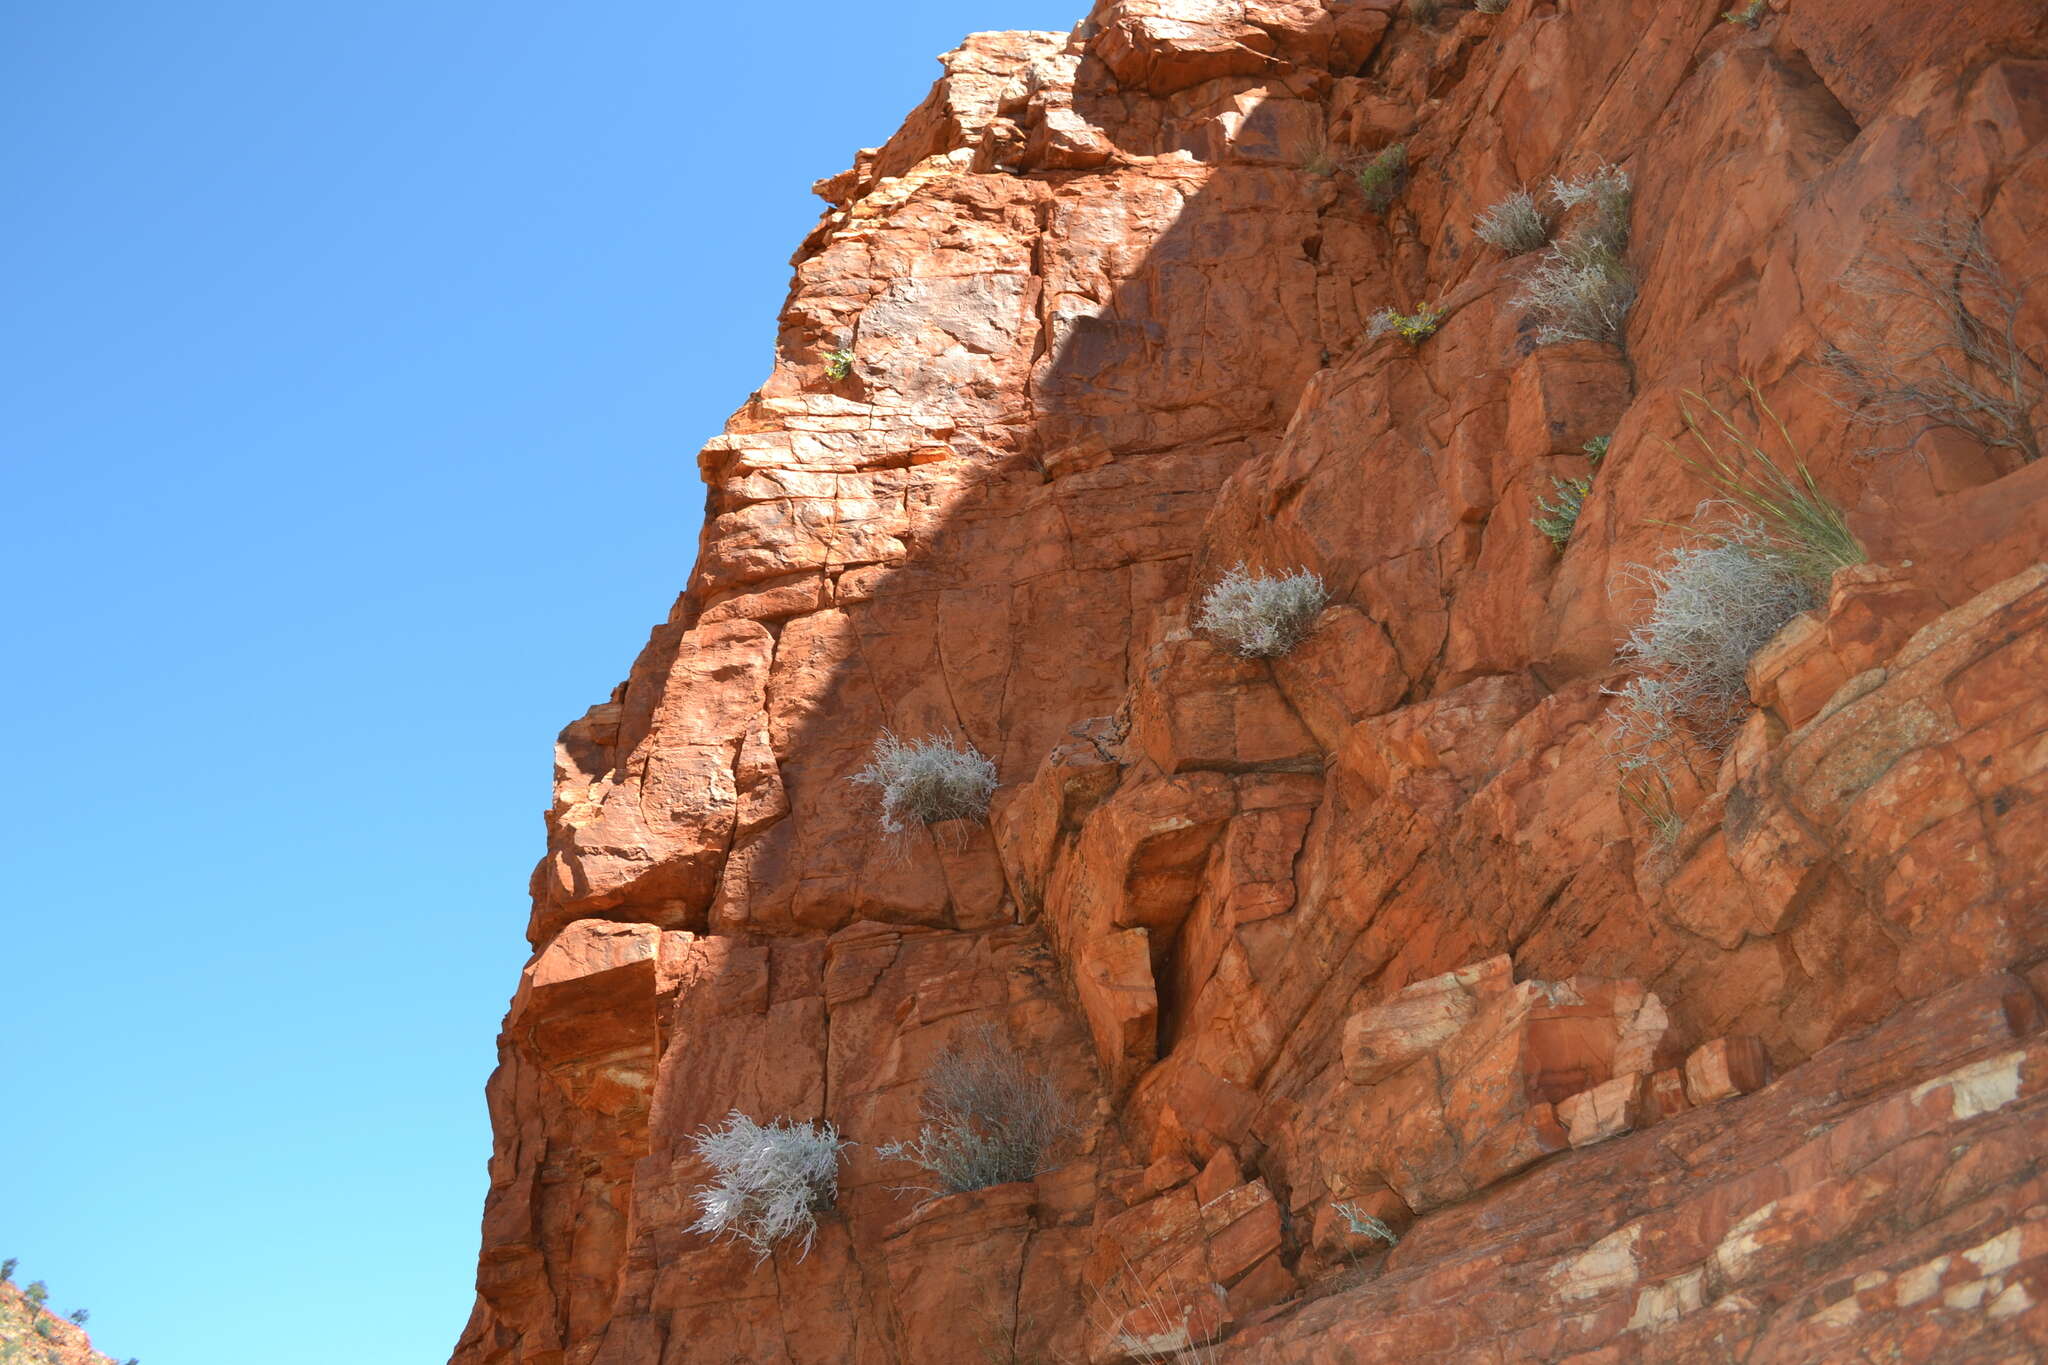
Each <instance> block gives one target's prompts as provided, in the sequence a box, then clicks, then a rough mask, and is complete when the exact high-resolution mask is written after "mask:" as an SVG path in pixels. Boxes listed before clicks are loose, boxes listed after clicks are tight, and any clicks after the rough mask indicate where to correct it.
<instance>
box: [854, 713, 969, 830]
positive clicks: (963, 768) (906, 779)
mask: <svg viewBox="0 0 2048 1365" xmlns="http://www.w3.org/2000/svg"><path fill="white" fill-rule="evenodd" d="M853 781H855V782H856V783H859V784H860V785H862V786H865V787H873V788H875V789H876V790H878V791H880V792H881V794H882V828H883V829H885V830H887V831H889V832H890V833H891V834H900V833H901V832H902V831H903V830H905V829H907V828H909V826H910V825H911V824H912V822H916V823H919V824H926V825H935V824H938V823H939V822H940V821H942V820H979V819H980V818H981V817H982V816H984V815H986V814H988V801H989V798H990V797H991V796H993V795H995V790H996V786H997V785H998V784H997V779H996V765H995V764H994V762H992V761H991V760H990V759H988V758H987V757H985V756H984V755H983V754H982V753H981V752H980V751H979V750H977V749H975V748H974V747H973V746H972V745H969V746H968V747H967V748H964V749H956V748H954V747H953V744H952V736H950V735H943V736H936V735H935V736H927V737H926V738H924V739H921V740H918V741H917V742H916V743H914V744H910V743H905V742H904V741H903V740H900V739H898V738H897V737H896V736H895V735H894V734H892V733H890V732H889V731H887V730H884V731H883V732H882V734H881V736H880V738H878V739H876V740H875V747H874V756H873V760H872V761H871V762H870V763H869V764H868V766H867V767H865V768H862V769H861V770H860V771H859V772H857V773H855V774H854V775H853Z"/></svg>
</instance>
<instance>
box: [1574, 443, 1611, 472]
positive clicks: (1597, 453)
mask: <svg viewBox="0 0 2048 1365" xmlns="http://www.w3.org/2000/svg"><path fill="white" fill-rule="evenodd" d="M1613 444H1614V438H1613V437H1612V436H1589V437H1587V438H1586V443H1585V444H1584V445H1582V446H1580V447H1579V449H1580V450H1583V451H1585V452H1586V458H1587V459H1588V460H1590V461H1592V464H1593V468H1595V469H1598V468H1599V467H1600V462H1601V461H1602V460H1604V459H1606V458H1607V448H1608V447H1609V446H1611V445H1613Z"/></svg>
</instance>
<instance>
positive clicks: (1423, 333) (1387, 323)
mask: <svg viewBox="0 0 2048 1365" xmlns="http://www.w3.org/2000/svg"><path fill="white" fill-rule="evenodd" d="M1444 316H1445V315H1444V310H1443V309H1441V308H1438V307H1437V306H1436V305H1435V304H1431V303H1425V304H1421V305H1419V306H1418V307H1417V308H1416V310H1415V311H1414V312H1412V313H1402V312H1399V311H1397V310H1395V309H1392V308H1382V309H1380V310H1379V312H1377V313H1374V314H1373V315H1372V318H1371V320H1370V321H1368V322H1367V323H1366V328H1365V334H1366V336H1367V337H1368V338H1369V339H1371V340H1373V341H1378V340H1379V339H1380V338H1381V337H1384V336H1398V337H1400V338H1401V339H1402V340H1404V341H1406V342H1408V343H1409V344H1410V345H1414V346H1420V345H1421V344H1422V343H1423V342H1425V341H1427V340H1428V339H1429V338H1430V337H1433V336H1435V335H1436V329H1437V328H1438V327H1440V326H1442V325H1443V320H1444Z"/></svg>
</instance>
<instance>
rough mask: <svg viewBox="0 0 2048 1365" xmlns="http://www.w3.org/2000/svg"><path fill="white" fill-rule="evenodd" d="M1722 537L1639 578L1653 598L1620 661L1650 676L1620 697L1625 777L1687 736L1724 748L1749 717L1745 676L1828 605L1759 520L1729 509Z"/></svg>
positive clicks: (1708, 509)
mask: <svg viewBox="0 0 2048 1365" xmlns="http://www.w3.org/2000/svg"><path fill="white" fill-rule="evenodd" d="M1720 512H1725V513H1728V514H1729V515H1728V516H1727V517H1726V524H1725V526H1724V527H1723V529H1720V530H1717V531H1714V532H1712V533H1711V534H1709V535H1707V536H1705V537H1702V538H1699V539H1696V540H1694V541H1692V542H1689V543H1687V544H1685V545H1681V546H1679V547H1678V548H1677V549H1674V550H1672V551H1671V552H1670V553H1668V554H1667V555H1666V556H1665V557H1664V558H1663V559H1662V560H1661V561H1660V562H1659V563H1658V564H1656V565H1655V566H1653V567H1646V566H1642V565H1637V566H1635V568H1634V570H1633V576H1634V577H1635V579H1636V581H1638V582H1640V583H1641V584H1643V585H1644V586H1645V587H1647V588H1648V589H1649V592H1650V598H1651V600H1650V606H1649V611H1648V613H1647V614H1646V615H1645V616H1644V618H1643V620H1642V621H1641V622H1640V623H1639V624H1638V625H1637V626H1636V627H1635V629H1634V630H1632V631H1631V632H1630V633H1629V637H1628V641H1627V643H1626V644H1624V645H1623V647H1622V656H1623V657H1624V658H1625V659H1626V660H1628V661H1629V662H1631V663H1633V664H1635V665H1636V666H1637V668H1638V669H1639V670H1640V671H1641V672H1642V673H1643V675H1644V676H1642V677H1640V678H1637V679H1635V680H1634V681H1632V682H1631V683H1629V684H1628V685H1627V686H1626V687H1624V688H1622V689H1621V691H1620V693H1619V694H1618V695H1619V697H1620V699H1621V700H1620V704H1619V705H1618V706H1617V707H1616V719H1617V723H1618V727H1619V728H1618V732H1617V736H1616V753H1617V756H1618V758H1619V760H1620V766H1621V768H1622V771H1623V773H1624V774H1628V773H1631V772H1634V771H1636V770H1638V769H1640V768H1642V767H1644V766H1646V765H1650V764H1653V763H1660V762H1664V761H1666V760H1668V758H1669V757H1670V755H1671V754H1672V752H1674V751H1675V749H1676V748H1677V747H1678V746H1679V744H1680V743H1681V741H1682V737H1683V736H1684V735H1690V736H1691V737H1692V738H1693V739H1696V740H1698V741H1699V742H1701V743H1702V744H1704V745H1705V746H1706V747H1707V748H1709V749H1715V750H1718V749H1721V748H1723V747H1725V746H1726V745H1727V742H1728V741H1729V739H1731V738H1732V737H1733V735H1734V732H1735V730H1736V728H1737V726H1738V725H1740V723H1741V720H1742V717H1743V715H1744V714H1746V712H1747V707H1748V688H1747V685H1746V679H1745V675H1746V672H1747V670H1748V667H1749V661H1750V660H1751V659H1752V658H1754V657H1755V655H1756V653H1757V651H1758V650H1760V649H1762V648H1763V647H1764V646H1765V645H1766V644H1768V643H1770V640H1771V638H1772V637H1773V636H1775V635H1776V634H1777V633H1778V632H1779V631H1780V630H1782V629H1784V627H1785V625H1786V623H1788V622H1789V621H1791V619H1792V618H1793V617H1795V616H1797V615H1799V614H1800V613H1801V612H1804V611H1810V610H1812V609H1813V608H1814V607H1815V606H1817V605H1819V603H1820V601H1821V592H1820V589H1819V587H1818V586H1817V585H1816V584H1815V583H1814V581H1813V580H1812V579H1811V578H1809V577H1808V576H1807V574H1806V573H1805V572H1804V571H1803V570H1802V568H1801V567H1800V563H1799V560H1798V558H1797V555H1796V553H1794V552H1792V550H1791V548H1790V547H1788V546H1786V545H1785V543H1784V542H1783V541H1781V540H1779V539H1777V538H1776V537H1774V536H1773V535H1771V533H1770V532H1769V530H1767V529H1766V528H1765V526H1764V525H1763V523H1762V522H1760V521H1758V520H1757V519H1756V518H1754V517H1751V516H1748V515H1747V514H1745V513H1742V512H1741V511H1740V510H1739V509H1734V508H1729V507H1727V506H1726V505H1719V506H1717V505H1716V504H1712V503H1708V504H1705V505H1703V506H1702V508H1701V514H1702V516H1704V517H1713V516H1715V515H1716V514H1717V513H1720Z"/></svg>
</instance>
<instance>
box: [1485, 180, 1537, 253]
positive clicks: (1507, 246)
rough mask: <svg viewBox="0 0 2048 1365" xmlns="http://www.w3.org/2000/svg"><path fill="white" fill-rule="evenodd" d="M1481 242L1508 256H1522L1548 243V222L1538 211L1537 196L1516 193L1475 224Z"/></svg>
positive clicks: (1497, 204) (1495, 206)
mask: <svg viewBox="0 0 2048 1365" xmlns="http://www.w3.org/2000/svg"><path fill="white" fill-rule="evenodd" d="M1472 231H1473V234H1474V235H1475V236H1477V237H1478V238H1479V240H1480V241H1482V242H1485V243H1486V244H1487V245H1488V246H1491V247H1497V248H1498V249H1500V250H1501V251H1504V252H1506V253H1507V254H1508V255H1510V256H1523V255H1527V254H1528V253H1529V252H1531V251H1535V250H1538V249H1539V248H1541V247H1543V246H1544V245H1545V244H1547V243H1548V242H1549V241H1550V219H1549V218H1548V217H1546V216H1545V215H1544V212H1543V210H1542V209H1541V208H1539V207H1537V204H1536V196H1534V195H1532V194H1530V193H1529V191H1527V190H1525V189H1519V190H1516V191H1515V192H1514V193H1512V194H1510V195H1508V196H1507V197H1506V198H1504V199H1502V200H1501V201H1500V202H1498V203H1496V204H1494V205H1493V206H1492V207H1491V208H1489V209H1487V210H1486V212H1484V213H1482V214H1480V215H1479V217H1478V218H1477V219H1476V220H1474V222H1473V225H1472Z"/></svg>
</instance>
